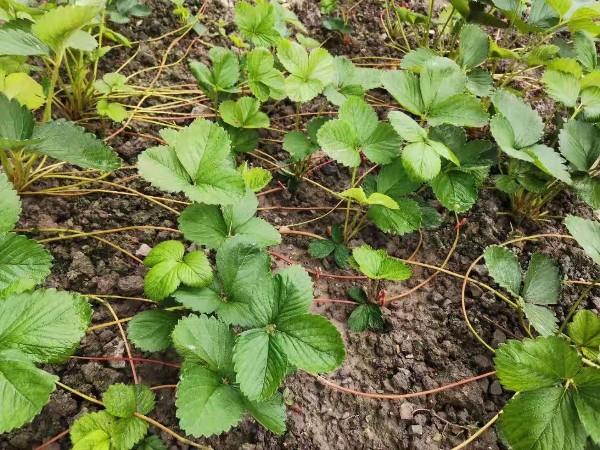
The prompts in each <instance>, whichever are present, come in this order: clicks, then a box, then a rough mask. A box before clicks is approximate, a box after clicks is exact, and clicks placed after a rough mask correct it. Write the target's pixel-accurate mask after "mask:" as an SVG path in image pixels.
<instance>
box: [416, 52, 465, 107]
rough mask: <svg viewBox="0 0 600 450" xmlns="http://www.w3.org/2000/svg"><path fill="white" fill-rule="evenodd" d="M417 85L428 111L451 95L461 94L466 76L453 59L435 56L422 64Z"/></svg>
mask: <svg viewBox="0 0 600 450" xmlns="http://www.w3.org/2000/svg"><path fill="white" fill-rule="evenodd" d="M419 85H420V87H421V95H422V97H423V104H424V105H425V109H426V110H427V111H430V110H432V109H434V108H435V107H438V106H439V105H440V104H441V103H442V102H444V101H445V100H447V99H448V98H450V97H452V96H453V95H456V94H462V93H463V92H464V91H465V89H466V86H467V77H466V75H465V74H464V72H463V71H462V70H461V68H460V67H459V66H458V65H457V64H456V63H455V62H454V61H452V60H450V59H448V58H442V57H435V58H432V59H430V60H428V61H427V62H426V63H425V65H424V66H423V70H422V71H421V78H420V80H419Z"/></svg>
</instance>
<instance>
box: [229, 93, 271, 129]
mask: <svg viewBox="0 0 600 450" xmlns="http://www.w3.org/2000/svg"><path fill="white" fill-rule="evenodd" d="M259 109H260V102H259V101H258V100H256V99H255V98H252V97H241V98H239V99H238V100H237V101H236V102H232V101H231V100H228V101H225V102H223V103H221V105H220V106H219V114H221V117H222V118H223V120H224V121H225V122H226V123H228V124H229V125H232V126H234V127H236V128H268V127H269V125H270V124H271V123H270V121H269V117H268V116H267V115H266V114H265V113H264V112H262V111H259Z"/></svg>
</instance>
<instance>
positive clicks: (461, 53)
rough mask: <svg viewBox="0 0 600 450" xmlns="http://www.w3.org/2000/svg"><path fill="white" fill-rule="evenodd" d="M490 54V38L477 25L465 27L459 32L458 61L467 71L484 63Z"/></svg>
mask: <svg viewBox="0 0 600 450" xmlns="http://www.w3.org/2000/svg"><path fill="white" fill-rule="evenodd" d="M489 52H490V38H489V36H488V35H487V34H485V33H484V32H483V30H482V29H481V28H479V27H478V26H477V25H473V24H469V25H465V26H463V27H462V28H461V30H460V41H459V49H458V60H459V63H460V65H461V66H462V67H466V68H468V69H470V68H472V67H475V66H478V65H479V64H481V63H482V62H484V61H485V60H486V59H487V57H488V53H489Z"/></svg>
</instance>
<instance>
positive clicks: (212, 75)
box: [190, 47, 240, 96]
mask: <svg viewBox="0 0 600 450" xmlns="http://www.w3.org/2000/svg"><path fill="white" fill-rule="evenodd" d="M208 57H209V59H210V60H211V62H212V70H211V69H209V68H208V67H206V65H205V64H203V63H201V62H198V61H195V60H192V61H191V62H190V72H191V73H192V75H193V76H194V78H195V79H196V82H197V83H198V86H199V87H200V88H201V89H202V90H203V91H204V92H205V93H206V94H209V95H212V96H214V95H216V94H218V93H219V92H239V89H237V88H236V87H235V84H236V83H237V81H238V79H239V78H240V63H239V61H238V57H237V55H236V54H235V53H233V52H232V51H231V50H228V49H226V48H223V47H213V48H211V49H210V50H209V51H208Z"/></svg>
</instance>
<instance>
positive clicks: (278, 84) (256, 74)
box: [246, 48, 285, 102]
mask: <svg viewBox="0 0 600 450" xmlns="http://www.w3.org/2000/svg"><path fill="white" fill-rule="evenodd" d="M246 65H247V67H248V84H249V85H250V90H251V91H252V93H253V94H254V95H255V96H256V98H258V99H259V100H260V101H262V102H264V101H266V100H268V99H269V97H271V98H273V99H275V100H281V99H283V98H284V97H285V79H284V78H283V74H282V73H281V72H279V71H278V70H277V69H275V68H274V67H273V66H274V58H273V55H271V53H270V52H269V51H268V50H267V49H265V48H257V49H254V50H252V51H251V52H250V53H248V55H247V56H246Z"/></svg>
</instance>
